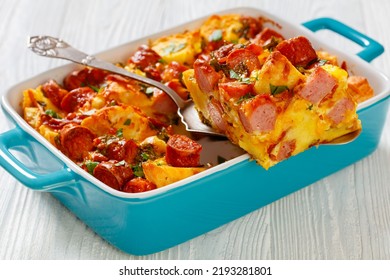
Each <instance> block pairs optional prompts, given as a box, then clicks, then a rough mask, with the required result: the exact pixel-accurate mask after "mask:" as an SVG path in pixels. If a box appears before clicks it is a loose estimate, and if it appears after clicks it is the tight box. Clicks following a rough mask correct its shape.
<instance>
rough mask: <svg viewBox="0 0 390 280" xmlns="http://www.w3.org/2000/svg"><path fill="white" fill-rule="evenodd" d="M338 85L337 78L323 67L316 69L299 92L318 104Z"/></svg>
mask: <svg viewBox="0 0 390 280" xmlns="http://www.w3.org/2000/svg"><path fill="white" fill-rule="evenodd" d="M336 85H337V80H336V79H335V78H334V77H333V76H332V75H331V74H329V73H328V72H326V71H325V70H324V69H322V68H321V67H317V68H315V69H314V71H313V73H311V74H310V76H309V77H308V79H307V81H306V83H305V84H304V85H303V87H302V88H300V89H299V90H298V94H299V95H300V96H302V97H303V98H304V99H306V100H308V101H310V102H311V103H313V104H318V103H320V102H321V100H322V99H323V98H324V97H325V96H326V95H328V94H329V93H331V92H332V90H333V88H334V87H335V86H336Z"/></svg>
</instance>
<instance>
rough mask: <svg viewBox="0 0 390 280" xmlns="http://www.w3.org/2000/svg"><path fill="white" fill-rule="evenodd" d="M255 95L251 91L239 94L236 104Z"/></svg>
mask: <svg viewBox="0 0 390 280" xmlns="http://www.w3.org/2000/svg"><path fill="white" fill-rule="evenodd" d="M255 96H256V95H254V94H253V93H247V94H245V95H243V96H241V97H240V98H239V99H238V100H237V104H241V103H242V102H244V101H245V100H248V99H251V98H253V97H255Z"/></svg>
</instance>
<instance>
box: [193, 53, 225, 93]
mask: <svg viewBox="0 0 390 280" xmlns="http://www.w3.org/2000/svg"><path fill="white" fill-rule="evenodd" d="M209 60H210V57H209V56H206V55H202V56H200V57H199V58H198V59H197V60H195V62H194V72H195V78H196V81H197V82H198V85H199V88H200V89H201V90H202V91H203V92H205V93H210V92H212V91H213V90H214V89H215V88H216V85H217V83H218V81H219V79H220V78H221V75H220V74H219V73H218V72H216V71H215V69H214V68H213V67H212V66H211V65H210V64H209Z"/></svg>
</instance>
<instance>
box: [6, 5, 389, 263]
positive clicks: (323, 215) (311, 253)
mask: <svg viewBox="0 0 390 280" xmlns="http://www.w3.org/2000/svg"><path fill="white" fill-rule="evenodd" d="M241 6H251V7H255V8H260V9H264V10H266V11H268V12H270V13H273V14H277V15H279V16H282V17H285V18H286V19H288V20H289V21H291V22H295V23H301V22H304V21H307V20H310V19H314V18H318V17H324V16H325V17H333V18H335V19H338V20H341V21H343V22H345V23H347V24H348V25H350V26H352V27H354V28H355V29H357V30H360V31H362V32H363V33H366V34H368V35H369V36H371V37H372V38H375V39H377V40H378V41H379V42H380V43H382V44H383V45H384V46H385V48H386V49H390V36H389V35H388V34H389V33H388V27H389V26H390V17H389V15H388V11H390V1H387V0H371V1H363V0H345V1H340V0H328V1H319V0H295V1H282V0H263V1H259V0H257V1H256V0H253V1H250V0H247V1H245V0H234V1H233V0H231V1H224V0H214V1H208V0H196V1H193V0H191V1H181V0H159V1H152V0H142V1H125V0H98V1H93V0H83V1H79V0H56V1H45V0H36V1H29V0H20V1H13V0H1V5H0V21H1V24H0V54H1V55H0V88H1V89H2V91H1V94H4V92H5V90H6V89H7V88H9V87H10V86H12V85H13V84H16V83H18V82H20V81H23V80H25V79H27V78H29V77H32V76H33V75H36V74H38V73H40V72H43V71H45V70H47V69H50V68H53V67H55V66H58V65H61V64H63V63H64V62H62V61H57V60H50V59H45V58H38V57H36V56H34V55H32V54H31V53H30V52H29V51H27V50H26V46H25V42H26V37H27V36H28V35H35V34H48V35H54V36H58V37H62V38H66V40H67V41H68V42H72V44H73V45H74V46H76V47H78V48H81V49H83V50H85V51H86V52H89V53H96V52H99V51H102V50H105V49H106V48H109V47H113V46H116V45H118V44H122V43H125V42H128V41H130V40H134V39H136V38H139V37H142V36H144V35H147V34H151V33H155V32H158V31H161V30H163V29H166V28H169V27H172V26H174V25H177V24H180V23H184V22H186V21H188V20H191V19H195V18H197V17H201V16H204V15H207V14H210V13H213V12H216V11H219V10H222V9H226V8H231V7H241ZM318 36H323V37H325V38H328V36H330V35H329V34H328V33H319V34H318ZM332 42H334V43H335V44H336V45H337V46H340V47H342V48H345V49H349V50H350V51H351V52H357V51H358V50H359V47H357V46H355V45H353V44H351V43H349V42H346V41H345V40H342V39H340V38H337V37H336V38H334V39H333V37H332ZM389 61H390V52H389V51H386V52H385V53H384V54H383V55H382V56H380V57H379V58H377V59H376V60H374V61H373V62H372V65H373V67H376V68H378V69H380V70H381V71H382V72H383V73H385V74H386V75H387V76H390V66H389V63H388V62H389ZM0 118H1V120H2V121H1V122H0V133H1V132H3V131H6V130H8V129H10V127H12V125H9V124H8V123H6V122H4V121H3V120H4V119H5V116H4V115H3V113H0ZM389 166H390V123H389V121H387V122H386V124H385V129H384V133H383V136H382V139H381V142H380V145H379V147H378V149H377V150H376V151H375V152H374V153H373V154H372V155H370V156H369V157H367V158H365V159H364V160H362V161H359V162H357V163H356V164H354V165H352V166H350V167H347V168H345V169H343V170H341V171H339V172H338V173H336V174H334V175H332V176H329V177H327V178H324V179H323V180H321V181H319V182H317V183H314V184H312V185H310V186H308V187H306V188H304V189H302V190H301V191H298V192H296V193H294V194H291V195H289V196H288V197H285V198H283V199H281V200H279V201H277V202H275V203H272V204H271V205H269V206H266V207H264V208H262V209H259V210H257V211H254V212H252V213H250V214H248V215H246V216H244V217H242V218H240V219H238V220H235V221H233V222H231V223H229V224H227V225H225V226H222V227H220V228H218V229H216V230H214V231H211V232H209V233H206V234H204V235H202V236H199V237H197V238H195V239H193V240H190V241H188V242H186V243H184V244H181V245H179V246H176V247H174V248H171V249H168V250H165V251H163V252H160V253H156V254H152V255H148V256H143V257H135V256H132V255H128V254H125V253H123V252H121V251H119V250H117V249H115V248H114V247H112V246H111V245H109V244H108V243H106V242H105V241H104V240H102V239H101V238H100V237H99V236H98V235H96V234H95V233H94V232H92V231H91V230H90V229H89V228H88V227H87V226H85V224H84V223H82V222H81V221H80V220H78V219H77V218H76V217H75V216H74V215H73V214H72V213H70V212H69V211H68V210H67V209H66V208H65V207H63V206H62V205H61V204H60V203H59V202H58V201H57V200H56V199H54V198H53V197H52V196H51V195H49V194H47V193H39V192H34V191H32V190H29V189H27V188H26V187H24V186H23V185H21V184H20V183H19V182H17V181H16V180H15V179H14V178H13V177H11V176H10V175H9V174H8V173H6V172H5V171H4V170H3V169H0V259H390V187H389V182H390V174H389V173H390V172H389V171H390V168H389Z"/></svg>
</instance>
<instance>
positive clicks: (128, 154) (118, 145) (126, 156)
mask: <svg viewBox="0 0 390 280" xmlns="http://www.w3.org/2000/svg"><path fill="white" fill-rule="evenodd" d="M105 150H106V156H107V157H108V158H109V159H113V160H117V161H122V160H124V161H126V162H127V163H133V162H134V161H135V158H136V157H137V154H138V150H139V148H138V145H137V143H135V141H133V140H131V139H129V140H120V141H113V142H111V143H110V144H109V145H108V146H107V147H106V149H105Z"/></svg>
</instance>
